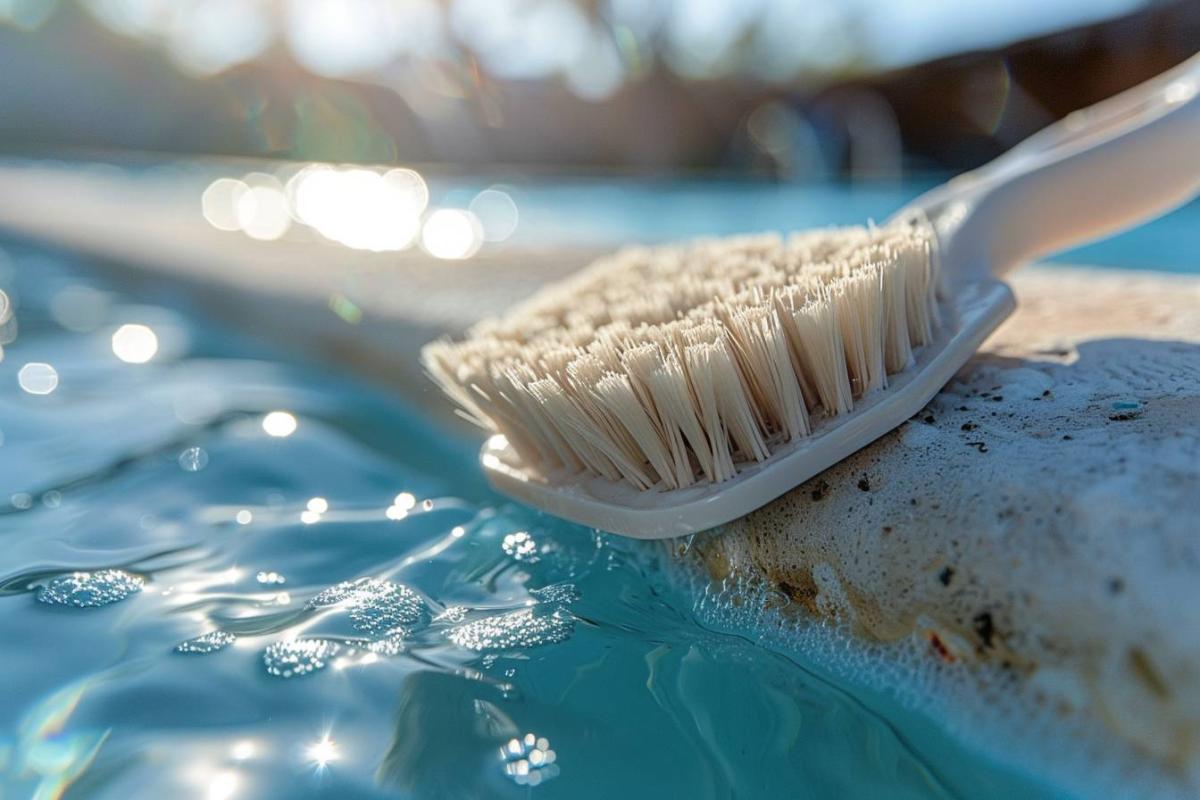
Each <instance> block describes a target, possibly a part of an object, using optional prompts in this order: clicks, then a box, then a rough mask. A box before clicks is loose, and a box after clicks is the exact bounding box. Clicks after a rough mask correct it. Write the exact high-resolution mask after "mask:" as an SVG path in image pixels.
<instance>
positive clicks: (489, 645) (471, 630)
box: [447, 608, 575, 652]
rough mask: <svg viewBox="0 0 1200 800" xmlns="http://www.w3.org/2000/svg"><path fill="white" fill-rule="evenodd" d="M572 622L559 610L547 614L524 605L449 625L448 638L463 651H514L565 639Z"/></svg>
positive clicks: (570, 631) (568, 615)
mask: <svg viewBox="0 0 1200 800" xmlns="http://www.w3.org/2000/svg"><path fill="white" fill-rule="evenodd" d="M574 630H575V622H574V620H573V619H572V618H571V615H570V614H568V613H567V612H566V611H564V610H563V609H557V610H555V611H554V612H553V613H551V614H542V613H535V609H532V608H526V609H521V610H520V611H512V612H509V613H507V614H500V615H497V616H492V617H485V618H483V619H479V620H475V621H474V622H468V623H466V624H465V625H459V626H457V627H455V628H451V629H450V630H449V632H448V633H447V636H448V637H449V638H450V641H452V642H454V643H455V644H456V645H458V646H459V647H464V648H466V649H467V650H474V651H476V652H481V651H483V650H518V649H522V648H528V647H537V646H539V645H543V644H555V643H558V642H562V641H565V640H566V639H567V638H568V637H570V635H571V633H572V632H574Z"/></svg>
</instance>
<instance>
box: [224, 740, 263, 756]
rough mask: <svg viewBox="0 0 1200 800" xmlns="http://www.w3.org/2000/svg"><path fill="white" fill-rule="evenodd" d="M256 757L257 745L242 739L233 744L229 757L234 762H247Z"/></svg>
mask: <svg viewBox="0 0 1200 800" xmlns="http://www.w3.org/2000/svg"><path fill="white" fill-rule="evenodd" d="M256 755H258V745H257V744H255V742H254V741H253V740H251V739H243V740H242V741H240V742H237V743H236V744H234V746H233V748H232V749H231V750H230V751H229V756H230V758H232V759H233V760H234V761H249V760H250V759H252V758H254V757H255V756H256Z"/></svg>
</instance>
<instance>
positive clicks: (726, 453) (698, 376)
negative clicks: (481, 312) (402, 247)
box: [421, 223, 939, 490]
mask: <svg viewBox="0 0 1200 800" xmlns="http://www.w3.org/2000/svg"><path fill="white" fill-rule="evenodd" d="M933 245H934V239H933V236H932V232H931V231H930V230H928V228H926V227H923V226H921V225H916V224H910V223H905V224H903V225H894V226H888V227H883V228H862V227H853V228H839V229H830V230H820V231H813V232H809V233H804V234H796V235H793V236H791V237H789V238H788V239H786V240H784V239H781V238H780V237H779V236H776V235H761V236H743V237H736V238H729V239H711V240H701V241H696V242H692V243H688V244H683V245H676V246H669V247H658V248H649V249H648V248H631V249H627V250H623V251H621V252H620V253H617V254H616V255H614V256H611V257H608V258H604V259H601V260H599V261H597V262H595V263H594V264H592V265H591V266H589V267H587V268H586V269H584V270H582V271H581V272H580V273H578V274H577V275H575V276H573V277H572V278H570V279H568V280H566V281H564V282H562V283H560V284H557V285H555V286H551V287H548V288H547V289H545V290H543V291H541V292H539V293H538V294H537V295H535V296H534V297H532V298H531V299H530V300H528V301H527V302H526V303H524V304H522V305H521V306H519V307H518V308H516V309H514V310H513V311H511V312H510V313H509V314H507V315H506V316H504V317H502V318H500V319H495V320H487V321H484V322H481V323H480V324H478V325H476V326H475V327H474V328H473V329H472V330H471V331H470V332H469V333H468V335H467V338H466V339H465V340H463V341H461V342H451V341H448V340H442V341H438V342H433V343H431V344H429V345H427V346H426V347H425V348H424V350H423V351H422V354H421V357H422V362H423V364H424V366H425V368H426V369H427V370H428V372H429V374H430V375H431V376H432V377H433V379H434V380H435V381H436V382H437V383H438V384H439V385H440V386H441V387H442V389H443V390H444V391H445V392H446V393H447V394H448V395H449V396H450V397H451V398H452V399H453V400H454V401H455V402H456V403H457V404H458V405H459V406H460V407H461V409H462V411H463V412H464V413H465V415H466V416H467V417H468V418H470V419H471V420H473V421H474V422H476V423H477V424H479V425H481V426H482V427H484V428H487V429H488V430H491V431H494V432H497V433H502V434H504V435H505V436H506V437H507V439H508V441H509V444H510V445H511V446H512V447H513V448H514V449H515V450H516V452H517V454H518V456H519V457H520V459H521V461H522V463H523V465H524V466H526V467H532V468H535V469H537V470H538V471H540V472H542V473H550V472H553V471H555V470H559V469H567V470H570V471H573V472H579V471H585V472H587V473H591V474H593V475H598V476H602V477H604V478H608V479H610V480H624V481H627V482H628V483H630V484H632V485H633V486H635V487H637V488H638V489H642V490H646V489H651V488H655V487H658V488H663V489H677V488H682V487H686V486H690V485H692V484H695V483H698V482H720V481H724V480H728V479H729V478H732V477H733V476H734V475H736V474H737V471H738V469H739V467H740V466H741V465H744V464H747V463H753V462H759V461H764V460H766V459H767V458H769V457H770V455H771V451H772V448H777V447H778V446H779V445H781V444H783V443H786V442H791V441H794V440H796V439H801V438H803V437H805V436H808V435H810V434H811V433H812V431H813V427H814V424H815V423H816V422H818V421H819V420H820V418H830V417H837V416H840V415H844V414H847V413H849V412H851V411H852V410H853V409H854V404H855V401H856V400H858V399H860V398H861V397H863V396H864V395H865V394H869V393H871V392H874V391H878V390H881V389H885V388H886V387H887V378H888V375H892V374H895V373H897V372H900V371H902V370H905V369H907V368H908V367H909V366H911V364H912V363H913V351H914V348H917V347H920V346H922V345H925V344H928V343H929V342H930V341H931V340H932V338H933V336H934V333H935V331H936V330H937V328H938V325H939V312H938V304H937V299H936V296H935V289H936V284H937V276H936V275H935V269H936V260H935V259H934V258H933V252H932V250H933Z"/></svg>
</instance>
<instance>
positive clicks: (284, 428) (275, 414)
mask: <svg viewBox="0 0 1200 800" xmlns="http://www.w3.org/2000/svg"><path fill="white" fill-rule="evenodd" d="M262 428H263V430H264V431H266V433H267V435H268V436H274V437H276V438H279V439H282V438H284V437H285V436H291V435H292V434H293V433H295V432H296V418H295V417H294V416H292V415H291V414H289V413H288V412H286V411H272V412H271V413H269V414H267V415H266V416H265V417H263V421H262Z"/></svg>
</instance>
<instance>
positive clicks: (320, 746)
mask: <svg viewBox="0 0 1200 800" xmlns="http://www.w3.org/2000/svg"><path fill="white" fill-rule="evenodd" d="M304 755H305V757H306V758H307V759H308V760H309V762H310V763H311V764H312V765H313V766H315V767H316V768H317V769H325V767H327V766H328V765H329V764H330V763H331V762H333V761H337V760H338V758H340V755H339V754H338V749H337V743H336V742H334V741H333V739H330V738H329V735H328V734H326V735H325V736H322V737H321V739H320V740H319V741H316V742H313V743H312V744H310V745H309V746H308V747H307V748H306V749H305V751H304Z"/></svg>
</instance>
